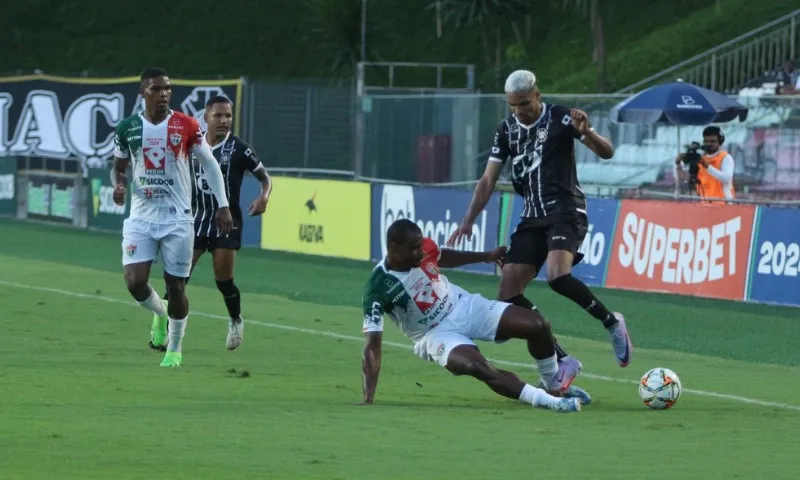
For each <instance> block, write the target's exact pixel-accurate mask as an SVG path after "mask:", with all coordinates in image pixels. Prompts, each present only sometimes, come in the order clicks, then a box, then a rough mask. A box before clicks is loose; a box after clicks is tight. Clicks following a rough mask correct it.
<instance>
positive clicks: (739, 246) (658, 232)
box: [606, 200, 756, 300]
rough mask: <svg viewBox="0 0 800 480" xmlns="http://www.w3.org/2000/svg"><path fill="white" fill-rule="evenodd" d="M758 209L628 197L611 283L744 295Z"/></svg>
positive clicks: (613, 285)
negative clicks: (642, 199)
mask: <svg viewBox="0 0 800 480" xmlns="http://www.w3.org/2000/svg"><path fill="white" fill-rule="evenodd" d="M755 211H756V209H755V207H753V206H749V205H701V204H697V205H687V204H676V203H674V202H666V201H639V200H623V201H622V202H621V206H620V211H619V218H618V221H617V229H616V232H615V234H614V243H613V245H612V250H611V258H610V262H611V263H610V265H609V270H608V276H607V278H606V286H607V287H611V288H622V289H627V290H647V291H656V292H666V293H679V294H683V295H693V296H698V297H714V298H724V299H729V300H743V299H744V296H745V283H746V278H747V270H748V258H749V253H750V243H751V237H752V232H753V223H754V217H755Z"/></svg>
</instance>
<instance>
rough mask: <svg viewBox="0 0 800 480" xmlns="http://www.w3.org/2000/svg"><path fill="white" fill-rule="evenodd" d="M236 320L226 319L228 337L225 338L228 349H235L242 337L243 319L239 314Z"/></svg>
mask: <svg viewBox="0 0 800 480" xmlns="http://www.w3.org/2000/svg"><path fill="white" fill-rule="evenodd" d="M237 320H238V322H236V321H233V320H232V319H231V320H229V321H228V337H227V338H226V339H225V346H226V347H227V348H228V350H236V347H238V346H239V345H241V344H242V338H244V319H243V318H242V317H241V316H240V317H239V318H238V319H237Z"/></svg>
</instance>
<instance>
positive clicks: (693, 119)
mask: <svg viewBox="0 0 800 480" xmlns="http://www.w3.org/2000/svg"><path fill="white" fill-rule="evenodd" d="M747 110H748V109H747V107H745V106H744V105H742V104H741V103H739V102H737V101H736V100H734V99H732V98H730V97H728V96H727V95H723V94H721V93H717V92H715V91H713V90H708V89H706V88H703V87H698V86H697V85H693V84H691V83H685V82H674V83H665V84H663V85H656V86H654V87H650V88H648V89H647V90H643V91H641V92H639V93H637V94H636V95H633V96H631V97H629V98H627V99H626V100H624V101H622V102H620V103H619V104H618V105H616V106H614V108H612V109H611V113H610V116H611V121H612V122H617V123H648V124H653V123H667V124H671V125H708V124H710V123H724V122H730V121H731V120H734V119H735V118H736V117H739V121H744V120H745V119H747Z"/></svg>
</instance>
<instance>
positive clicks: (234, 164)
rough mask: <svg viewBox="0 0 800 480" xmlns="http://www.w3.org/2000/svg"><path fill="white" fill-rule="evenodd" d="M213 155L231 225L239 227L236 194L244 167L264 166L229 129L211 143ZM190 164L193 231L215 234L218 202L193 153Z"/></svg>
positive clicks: (252, 168)
mask: <svg viewBox="0 0 800 480" xmlns="http://www.w3.org/2000/svg"><path fill="white" fill-rule="evenodd" d="M211 151H212V152H213V154H214V158H216V159H217V162H219V166H220V168H221V169H222V176H223V178H224V180H225V193H227V195H228V203H229V204H230V209H231V216H232V217H233V227H234V228H236V229H239V233H241V228H242V208H241V207H240V206H239V194H240V192H241V188H242V180H243V179H244V174H245V170H247V171H250V172H251V173H253V172H255V171H256V170H259V169H261V168H264V166H263V165H262V164H261V161H260V160H259V159H258V155H257V154H256V152H255V150H253V148H252V147H251V146H250V145H248V144H246V143H245V142H243V141H242V140H241V139H240V138H239V137H237V136H236V135H233V134H231V133H228V135H226V136H225V139H224V140H222V141H221V142H219V143H218V144H216V145H214V146H213V147H211ZM192 165H193V167H194V172H195V182H194V185H195V188H194V195H193V197H194V209H195V214H194V234H195V237H211V238H215V237H216V236H217V225H216V222H215V220H214V216H215V215H216V214H217V210H218V209H219V204H218V203H217V200H216V199H215V198H214V195H213V194H212V193H211V188H209V186H208V182H207V181H206V176H205V172H204V171H203V167H202V165H200V164H199V162H198V161H197V159H196V158H195V157H194V156H192Z"/></svg>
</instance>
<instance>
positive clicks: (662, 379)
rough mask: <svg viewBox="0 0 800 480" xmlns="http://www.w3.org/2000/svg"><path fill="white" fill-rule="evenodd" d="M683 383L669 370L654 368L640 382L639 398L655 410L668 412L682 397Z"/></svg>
mask: <svg viewBox="0 0 800 480" xmlns="http://www.w3.org/2000/svg"><path fill="white" fill-rule="evenodd" d="M681 389H682V388H681V381H680V379H679V378H678V375H676V374H675V372H673V371H672V370H670V369H668V368H660V367H659V368H653V369H651V370H649V371H648V372H647V373H645V374H644V376H642V379H641V381H639V397H641V399H642V401H643V402H644V404H645V405H647V406H648V407H650V408H652V409H654V410H666V409H667V408H670V407H671V406H673V405H675V402H677V401H678V398H680V396H681Z"/></svg>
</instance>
